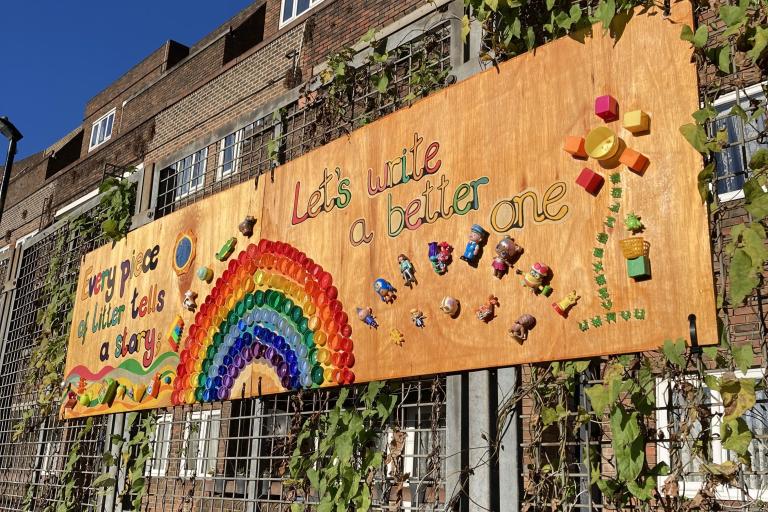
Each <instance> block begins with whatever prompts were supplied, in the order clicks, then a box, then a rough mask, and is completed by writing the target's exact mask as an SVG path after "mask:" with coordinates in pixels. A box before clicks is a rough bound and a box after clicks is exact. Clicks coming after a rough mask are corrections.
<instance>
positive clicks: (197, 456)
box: [179, 411, 221, 477]
mask: <svg viewBox="0 0 768 512" xmlns="http://www.w3.org/2000/svg"><path fill="white" fill-rule="evenodd" d="M220 422H221V411H196V412H190V413H187V421H186V424H185V425H184V444H183V447H182V453H181V464H180V467H179V475H180V476H183V477H191V476H197V477H210V476H213V475H214V474H215V473H216V457H217V455H218V451H219V426H220V425H219V424H220Z"/></svg>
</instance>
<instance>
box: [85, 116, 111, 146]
mask: <svg viewBox="0 0 768 512" xmlns="http://www.w3.org/2000/svg"><path fill="white" fill-rule="evenodd" d="M114 123H115V109H114V108H113V109H112V110H110V111H109V112H107V113H106V114H104V115H103V116H101V117H100V118H99V119H98V120H97V121H96V122H95V123H93V126H92V127H91V143H90V144H89V145H88V151H90V150H92V149H93V148H95V147H97V146H100V145H102V144H104V143H105V142H107V141H108V140H109V139H110V138H111V137H112V125H113V124H114Z"/></svg>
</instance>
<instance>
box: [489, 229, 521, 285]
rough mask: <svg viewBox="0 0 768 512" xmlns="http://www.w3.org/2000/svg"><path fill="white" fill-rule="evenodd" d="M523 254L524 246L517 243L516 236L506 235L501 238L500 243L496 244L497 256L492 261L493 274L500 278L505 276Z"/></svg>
mask: <svg viewBox="0 0 768 512" xmlns="http://www.w3.org/2000/svg"><path fill="white" fill-rule="evenodd" d="M521 254H523V248H522V247H520V246H519V245H517V243H516V242H515V239H514V238H510V237H509V236H505V237H504V238H502V239H501V240H499V243H498V244H496V257H495V258H493V261H492V262H491V266H492V267H493V275H494V276H496V277H497V278H499V279H501V278H502V277H504V274H506V273H507V271H508V270H509V268H510V267H511V266H512V265H514V264H515V261H517V259H518V258H519V257H520V255H521Z"/></svg>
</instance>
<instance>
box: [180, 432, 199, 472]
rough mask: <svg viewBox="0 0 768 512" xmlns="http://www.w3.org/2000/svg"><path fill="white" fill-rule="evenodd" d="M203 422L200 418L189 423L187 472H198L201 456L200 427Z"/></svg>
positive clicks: (186, 455)
mask: <svg viewBox="0 0 768 512" xmlns="http://www.w3.org/2000/svg"><path fill="white" fill-rule="evenodd" d="M201 428H202V422H201V421H200V420H199V419H195V420H192V421H191V422H190V423H189V434H188V435H187V442H186V451H185V453H184V459H185V464H184V466H185V468H186V470H187V472H189V473H192V472H197V461H198V459H199V458H200V429H201Z"/></svg>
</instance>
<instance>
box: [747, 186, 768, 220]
mask: <svg viewBox="0 0 768 512" xmlns="http://www.w3.org/2000/svg"><path fill="white" fill-rule="evenodd" d="M744 209H745V210H747V211H748V212H749V214H750V215H752V217H753V218H754V219H755V220H758V221H760V220H763V219H765V217H768V194H765V193H763V194H761V195H759V196H758V197H756V198H754V199H752V200H751V201H749V202H748V203H746V204H745V205H744Z"/></svg>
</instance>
